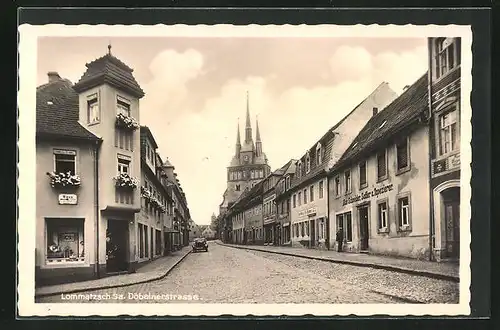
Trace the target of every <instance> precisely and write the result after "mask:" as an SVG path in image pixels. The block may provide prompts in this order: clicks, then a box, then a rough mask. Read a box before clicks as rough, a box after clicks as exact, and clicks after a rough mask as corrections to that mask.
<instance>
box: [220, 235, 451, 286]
mask: <svg viewBox="0 0 500 330" xmlns="http://www.w3.org/2000/svg"><path fill="white" fill-rule="evenodd" d="M217 244H220V245H223V246H228V247H233V248H238V249H247V250H255V251H262V252H269V253H276V254H281V255H289V256H295V257H302V258H308V259H316V260H322V261H329V262H336V263H344V264H350V265H355V266H363V267H372V268H379V269H386V270H391V271H396V272H402V273H409V274H415V275H421V276H426V277H432V278H437V279H444V280H448V281H454V282H459V266H458V264H457V263H451V262H433V261H424V260H416V259H409V258H395V257H387V256H378V255H372V254H364V253H349V252H343V253H342V252H336V251H332V250H329V251H328V250H317V249H307V248H293V247H284V246H268V245H266V246H258V245H236V244H224V243H222V242H221V241H217Z"/></svg>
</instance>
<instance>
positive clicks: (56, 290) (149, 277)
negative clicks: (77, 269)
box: [35, 249, 191, 298]
mask: <svg viewBox="0 0 500 330" xmlns="http://www.w3.org/2000/svg"><path fill="white" fill-rule="evenodd" d="M190 253H191V249H187V251H186V253H185V254H183V255H181V256H180V258H179V259H178V260H177V261H175V262H174V263H173V264H171V265H170V266H168V267H167V269H165V270H163V271H152V272H148V273H133V274H125V275H116V276H110V277H105V278H101V279H97V280H90V281H84V282H76V283H66V284H60V285H51V286H46V287H40V288H36V289H35V298H41V297H46V296H54V295H58V294H63V293H78V292H84V291H90V290H103V289H112V288H119V287H125V286H130V285H134V284H142V283H147V282H152V281H156V280H160V279H162V278H164V277H165V276H167V275H168V274H169V273H170V272H171V271H172V270H173V269H174V268H175V267H176V266H177V265H178V264H179V263H180V262H181V261H183V260H184V258H186V257H187V256H188V255H189V254H190ZM125 279H129V280H128V281H124V280H125ZM94 281H95V282H98V283H88V282H94Z"/></svg>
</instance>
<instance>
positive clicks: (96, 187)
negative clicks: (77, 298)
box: [94, 140, 102, 278]
mask: <svg viewBox="0 0 500 330" xmlns="http://www.w3.org/2000/svg"><path fill="white" fill-rule="evenodd" d="M101 142H102V140H98V141H96V143H95V150H94V151H95V152H94V206H95V209H94V211H95V214H94V216H95V229H96V237H95V274H96V276H97V278H100V277H101V274H100V272H99V222H100V221H99V220H100V219H99V148H100V146H101Z"/></svg>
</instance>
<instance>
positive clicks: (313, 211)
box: [299, 207, 316, 217]
mask: <svg viewBox="0 0 500 330" xmlns="http://www.w3.org/2000/svg"><path fill="white" fill-rule="evenodd" d="M306 215H307V216H311V217H312V216H314V215H316V208H315V207H311V208H309V209H307V210H303V211H300V212H299V217H303V216H306Z"/></svg>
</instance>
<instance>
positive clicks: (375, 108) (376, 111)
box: [373, 107, 378, 116]
mask: <svg viewBox="0 0 500 330" xmlns="http://www.w3.org/2000/svg"><path fill="white" fill-rule="evenodd" d="M377 113H378V108H377V107H373V115H374V116H375V115H376V114H377Z"/></svg>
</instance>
